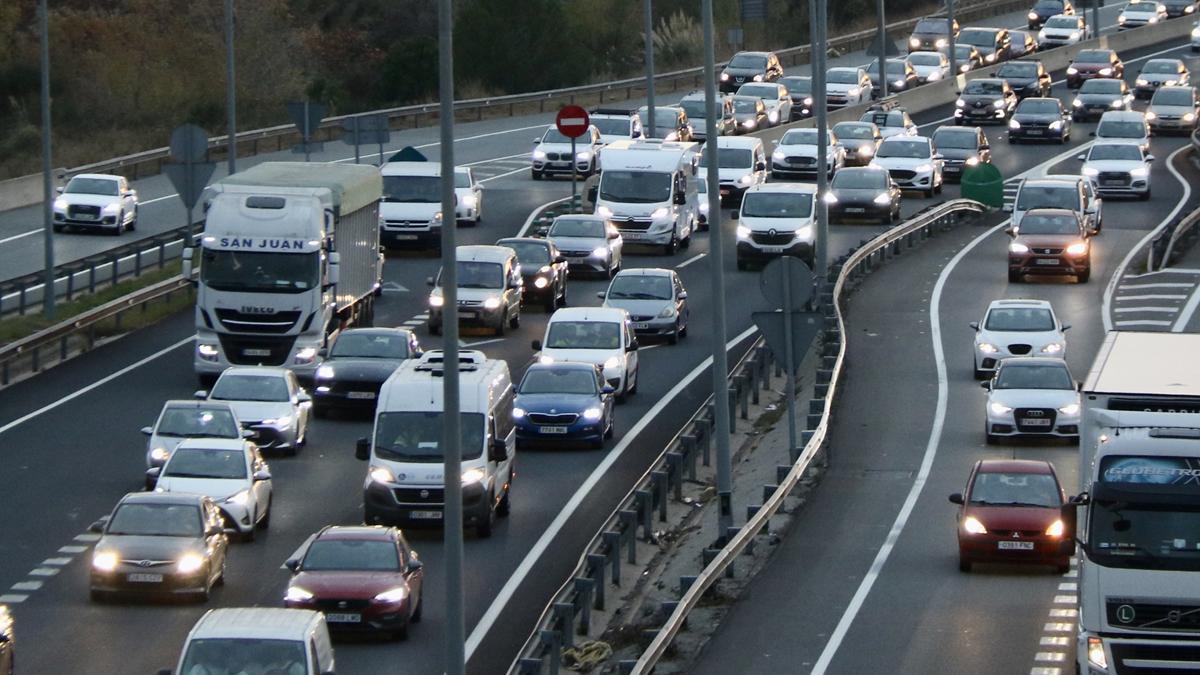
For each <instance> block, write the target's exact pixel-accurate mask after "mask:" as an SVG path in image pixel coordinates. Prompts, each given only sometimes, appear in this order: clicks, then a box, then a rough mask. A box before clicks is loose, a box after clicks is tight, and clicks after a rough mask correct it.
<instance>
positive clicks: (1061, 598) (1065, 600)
mask: <svg viewBox="0 0 1200 675" xmlns="http://www.w3.org/2000/svg"><path fill="white" fill-rule="evenodd" d="M1076 602H1079V598H1077V597H1076V596H1074V595H1056V596H1054V604H1056V605H1074V604H1075V603H1076Z"/></svg>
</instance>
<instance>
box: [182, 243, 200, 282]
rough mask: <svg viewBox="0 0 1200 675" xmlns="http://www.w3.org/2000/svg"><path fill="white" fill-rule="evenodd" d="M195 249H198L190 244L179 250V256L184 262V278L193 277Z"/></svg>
mask: <svg viewBox="0 0 1200 675" xmlns="http://www.w3.org/2000/svg"><path fill="white" fill-rule="evenodd" d="M195 251H196V249H194V248H192V247H190V246H188V247H186V248H184V249H183V250H182V251H180V252H179V258H180V261H181V262H182V264H183V267H182V270H181V272H180V274H182V275H183V278H184V279H191V278H192V272H193V270H192V257H193V256H194V254H195Z"/></svg>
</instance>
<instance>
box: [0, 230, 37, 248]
mask: <svg viewBox="0 0 1200 675" xmlns="http://www.w3.org/2000/svg"><path fill="white" fill-rule="evenodd" d="M45 229H46V228H44V227H39V228H38V229H36V230H30V231H28V232H22V233H21V234H14V235H13V236H11V237H5V238H3V239H0V244H7V243H8V242H10V241H16V240H18V239H20V238H22V237H28V236H29V235H31V234H41V233H42V232H44V231H45Z"/></svg>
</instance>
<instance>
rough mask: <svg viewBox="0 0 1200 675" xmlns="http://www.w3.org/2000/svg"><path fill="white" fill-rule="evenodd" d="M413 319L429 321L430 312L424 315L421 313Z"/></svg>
mask: <svg viewBox="0 0 1200 675" xmlns="http://www.w3.org/2000/svg"><path fill="white" fill-rule="evenodd" d="M413 318H414V319H421V320H425V319H428V318H429V312H422V313H420V314H418V315H416V316H414V317H413Z"/></svg>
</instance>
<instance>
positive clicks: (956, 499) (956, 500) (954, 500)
mask: <svg viewBox="0 0 1200 675" xmlns="http://www.w3.org/2000/svg"><path fill="white" fill-rule="evenodd" d="M950 503H951V504H960V505H961V504H962V503H963V496H962V493H959V492H955V493H954V494H952V495H950Z"/></svg>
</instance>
